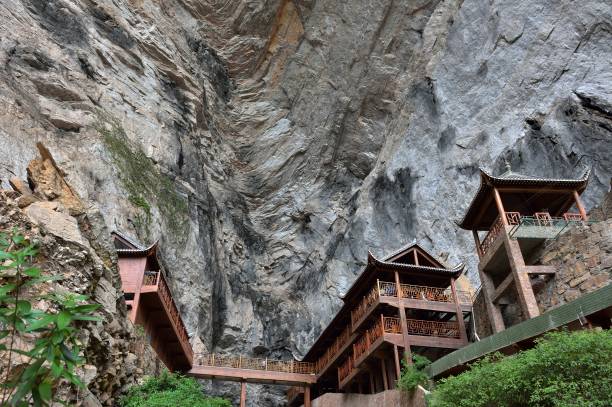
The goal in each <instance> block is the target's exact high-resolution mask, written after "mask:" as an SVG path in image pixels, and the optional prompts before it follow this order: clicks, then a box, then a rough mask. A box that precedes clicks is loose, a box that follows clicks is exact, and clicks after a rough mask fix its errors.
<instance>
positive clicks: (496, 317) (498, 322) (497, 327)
mask: <svg viewBox="0 0 612 407" xmlns="http://www.w3.org/2000/svg"><path fill="white" fill-rule="evenodd" d="M478 271H479V274H480V281H481V282H482V288H483V292H484V298H485V305H486V306H487V313H488V314H489V322H490V323H491V328H492V329H493V333H498V332H501V331H503V330H504V329H506V325H505V324H504V319H503V318H502V314H501V311H500V310H499V307H498V306H497V304H495V303H494V302H493V295H494V294H495V286H494V285H493V280H492V279H491V276H489V275H488V274H487V272H486V271H484V270H482V269H480V268H479V269H478Z"/></svg>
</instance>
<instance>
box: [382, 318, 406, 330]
mask: <svg viewBox="0 0 612 407" xmlns="http://www.w3.org/2000/svg"><path fill="white" fill-rule="evenodd" d="M383 330H384V331H385V333H388V334H401V333H402V324H401V322H400V319H399V318H392V317H384V318H383Z"/></svg>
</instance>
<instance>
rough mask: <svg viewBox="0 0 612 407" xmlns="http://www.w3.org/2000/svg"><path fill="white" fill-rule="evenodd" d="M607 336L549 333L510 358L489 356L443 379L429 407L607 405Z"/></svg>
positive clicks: (610, 384) (610, 390)
mask: <svg viewBox="0 0 612 407" xmlns="http://www.w3.org/2000/svg"><path fill="white" fill-rule="evenodd" d="M610 355H612V332H611V331H610V330H604V331H593V330H589V331H578V332H573V333H568V332H553V333H549V334H548V335H546V336H545V337H544V338H542V339H541V340H539V341H538V343H537V345H536V346H535V347H534V348H533V349H530V350H527V351H523V352H520V353H518V354H516V355H514V356H509V357H503V356H502V355H500V354H495V355H491V356H489V357H486V358H484V359H482V360H481V361H479V362H477V363H475V364H473V365H472V366H471V368H470V370H468V371H466V372H464V373H462V374H460V375H458V376H453V377H449V378H447V379H443V380H442V381H440V383H438V385H437V386H436V388H435V390H434V391H433V393H432V395H431V398H430V403H429V405H430V406H431V407H491V406H493V407H519V406H521V407H523V406H538V407H548V406H550V407H569V406H581V407H604V406H610V405H612V365H611V364H610Z"/></svg>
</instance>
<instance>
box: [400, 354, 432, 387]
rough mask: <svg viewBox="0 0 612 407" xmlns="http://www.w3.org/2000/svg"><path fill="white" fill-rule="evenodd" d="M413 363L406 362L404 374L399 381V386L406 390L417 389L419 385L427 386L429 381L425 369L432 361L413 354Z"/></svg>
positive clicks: (403, 369)
mask: <svg viewBox="0 0 612 407" xmlns="http://www.w3.org/2000/svg"><path fill="white" fill-rule="evenodd" d="M412 362H413V363H412V365H408V364H407V363H405V362H404V364H403V368H402V374H401V376H400V378H399V380H398V381H397V387H398V388H400V389H401V390H404V391H412V390H415V389H416V388H417V387H418V386H419V385H421V386H425V385H426V384H427V382H428V381H429V378H428V377H427V374H426V373H425V372H424V371H423V370H424V369H425V368H426V367H427V366H428V365H429V364H430V363H431V362H430V360H429V359H427V358H426V357H424V356H421V355H417V354H413V355H412Z"/></svg>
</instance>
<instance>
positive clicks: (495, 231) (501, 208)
mask: <svg viewBox="0 0 612 407" xmlns="http://www.w3.org/2000/svg"><path fill="white" fill-rule="evenodd" d="M588 178H589V171H586V172H585V173H584V174H583V175H582V177H580V178H577V179H546V178H535V177H528V176H524V175H521V174H517V173H515V172H512V170H511V169H510V168H508V170H507V171H506V172H505V173H504V174H502V175H500V176H498V177H494V176H492V175H490V174H488V173H487V172H485V171H484V170H480V188H479V189H478V191H477V192H476V195H475V197H474V199H473V200H472V203H471V204H470V206H469V208H468V210H467V212H466V214H465V216H464V217H463V219H462V220H461V222H459V226H460V227H461V228H463V229H466V230H471V231H472V234H473V236H474V241H475V243H476V250H477V252H478V255H479V257H480V263H479V266H478V271H479V274H480V280H481V282H482V289H483V292H484V295H485V301H486V305H487V311H488V314H489V320H490V321H491V325H492V327H493V330H494V332H495V333H497V332H500V331H503V330H504V329H505V328H506V325H507V324H508V323H509V322H510V321H508V317H507V316H505V315H504V312H503V309H504V306H506V305H508V304H509V303H511V302H513V298H514V297H516V298H517V299H518V302H519V304H520V306H521V311H522V318H523V319H530V318H534V317H536V316H538V315H540V311H539V309H538V304H537V302H536V299H535V296H534V292H533V288H532V284H531V280H532V278H533V277H534V276H537V275H550V274H552V273H555V269H554V267H552V266H543V265H539V264H534V263H533V262H532V260H531V259H532V258H537V256H533V254H534V253H535V252H536V250H537V249H538V248H539V247H540V246H541V244H542V243H543V242H544V241H545V240H546V239H550V238H554V237H556V236H557V235H558V234H559V233H561V232H562V231H563V230H564V229H565V228H567V227H568V226H571V225H573V224H576V223H583V222H587V221H588V219H587V214H586V211H585V209H584V206H583V205H582V203H581V201H580V194H582V192H583V191H584V190H585V188H586V186H587V183H588ZM572 207H575V211H570V210H571V209H572Z"/></svg>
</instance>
